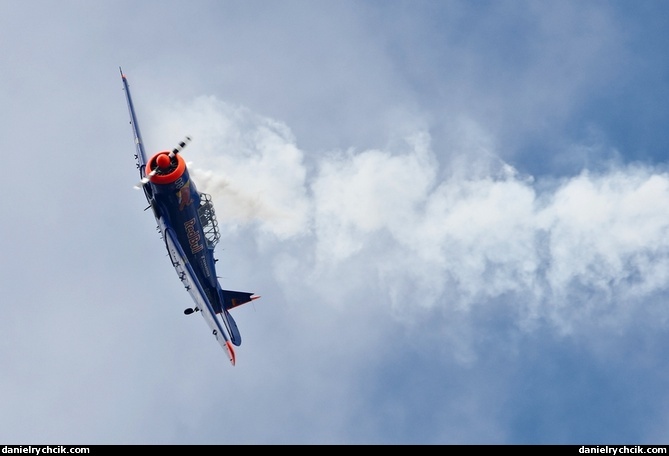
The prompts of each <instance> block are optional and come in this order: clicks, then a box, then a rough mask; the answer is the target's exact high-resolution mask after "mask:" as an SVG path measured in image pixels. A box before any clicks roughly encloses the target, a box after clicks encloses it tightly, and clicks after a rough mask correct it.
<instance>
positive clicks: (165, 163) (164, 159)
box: [135, 136, 191, 189]
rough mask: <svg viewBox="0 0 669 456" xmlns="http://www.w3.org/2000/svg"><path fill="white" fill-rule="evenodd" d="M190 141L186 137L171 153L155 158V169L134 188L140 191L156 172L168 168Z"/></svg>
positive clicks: (188, 137)
mask: <svg viewBox="0 0 669 456" xmlns="http://www.w3.org/2000/svg"><path fill="white" fill-rule="evenodd" d="M190 140H191V138H190V136H186V137H185V138H184V140H183V141H181V142H180V143H179V145H177V147H175V148H174V149H172V151H171V152H170V153H169V154H167V155H159V156H158V157H157V158H156V167H155V168H154V169H153V170H152V171H151V172H150V173H149V174H147V175H146V176H144V177H143V178H142V180H141V181H139V183H138V184H137V185H135V188H136V189H141V188H142V187H143V186H144V185H146V184H147V183H148V182H149V181H150V180H151V178H152V177H153V176H155V175H156V174H157V173H158V170H160V169H165V168H168V167H169V166H170V163H171V162H172V159H173V158H174V157H175V156H176V154H178V153H179V152H181V151H182V150H183V149H184V148H185V147H186V144H188V143H189V142H190Z"/></svg>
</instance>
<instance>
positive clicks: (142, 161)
mask: <svg viewBox="0 0 669 456" xmlns="http://www.w3.org/2000/svg"><path fill="white" fill-rule="evenodd" d="M119 71H120V72H121V79H122V80H123V90H124V91H125V99H126V101H127V102H128V111H129V112H130V125H131V126H132V132H133V135H134V137H135V148H136V153H135V159H136V160H137V168H138V169H139V175H140V177H141V178H144V176H145V175H146V172H145V169H146V152H145V151H144V142H143V141H142V134H141V133H140V132H139V125H138V124H137V116H136V115H135V106H134V105H133V103H132V98H131V97H130V89H129V88H128V80H127V79H126V77H125V74H123V70H121V68H120V67H119Z"/></svg>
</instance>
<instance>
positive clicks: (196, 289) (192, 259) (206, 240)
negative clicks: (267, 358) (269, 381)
mask: <svg viewBox="0 0 669 456" xmlns="http://www.w3.org/2000/svg"><path fill="white" fill-rule="evenodd" d="M119 70H120V68H119ZM121 79H122V80H123V88H124V90H125V95H126V100H127V102H128V111H129V113H130V125H131V126H132V132H133V135H134V139H135V147H136V154H135V158H136V160H137V168H138V169H139V174H140V179H141V181H140V183H139V184H138V187H139V188H141V189H142V190H143V191H144V194H145V196H146V199H147V201H148V202H149V206H150V207H151V209H152V210H153V214H154V216H155V218H156V222H157V223H158V230H159V231H160V233H161V235H162V238H163V240H164V241H165V247H166V248H167V252H168V253H169V256H170V259H171V261H172V266H174V269H175V270H176V272H177V275H178V276H179V279H180V280H181V282H182V283H183V285H184V287H185V288H186V290H188V292H189V293H190V295H191V297H192V298H193V301H194V302H195V307H193V308H188V309H186V310H185V311H184V313H186V314H187V315H188V314H191V313H194V312H200V313H201V314H202V316H203V317H204V319H205V320H206V322H207V324H208V325H209V328H210V329H211V331H212V334H213V335H214V337H215V338H216V340H217V341H218V342H219V344H220V345H221V347H223V348H224V349H225V351H226V353H227V355H228V358H229V359H230V362H231V363H232V365H233V366H234V365H235V361H236V358H235V351H234V347H233V346H239V345H240V344H241V342H242V338H241V336H240V334H239V329H238V328H237V324H236V323H235V321H234V319H233V318H232V315H230V312H229V310H230V309H232V308H234V307H237V306H240V305H242V304H245V303H247V302H250V301H252V300H254V299H257V298H259V297H260V296H255V295H254V293H249V292H244V291H231V290H224V289H222V288H221V285H220V283H219V281H218V278H217V276H216V261H217V260H216V259H215V258H214V247H215V246H216V243H217V242H218V240H219V238H220V233H219V231H218V222H217V220H216V214H215V212H214V206H213V203H212V201H211V197H210V196H209V195H208V194H206V193H201V192H198V190H197V188H196V186H195V183H194V182H193V181H192V180H191V179H190V176H189V174H188V169H187V166H186V162H185V161H184V159H183V158H182V157H181V155H180V152H181V150H182V149H183V148H184V147H185V146H186V144H187V143H188V141H190V138H189V137H186V138H185V140H184V141H183V142H181V143H179V145H178V147H176V148H174V149H172V150H163V151H160V152H157V153H156V154H154V155H153V156H152V157H151V158H150V159H149V160H147V158H146V153H145V150H144V143H143V141H142V135H141V133H140V131H139V125H138V124H137V117H136V115H135V108H134V105H133V103H132V98H131V96H130V89H129V86H128V80H127V78H126V76H125V75H124V74H123V71H122V70H121Z"/></svg>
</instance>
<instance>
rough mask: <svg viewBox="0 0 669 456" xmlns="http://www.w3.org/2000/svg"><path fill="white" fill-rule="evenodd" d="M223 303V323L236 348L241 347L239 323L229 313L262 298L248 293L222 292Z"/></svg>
mask: <svg viewBox="0 0 669 456" xmlns="http://www.w3.org/2000/svg"><path fill="white" fill-rule="evenodd" d="M220 295H221V301H223V310H222V312H221V316H222V317H223V318H222V319H223V323H224V324H225V327H226V328H227V330H228V334H230V341H232V343H233V344H235V345H236V346H239V345H240V344H241V343H242V336H241V335H240V334H239V329H238V328H237V323H235V320H234V319H233V318H232V315H230V313H229V312H228V310H229V309H232V308H234V307H237V306H241V305H242V304H246V303H247V302H250V301H253V300H254V299H258V298H259V297H260V296H254V295H253V293H247V292H245V291H230V290H220Z"/></svg>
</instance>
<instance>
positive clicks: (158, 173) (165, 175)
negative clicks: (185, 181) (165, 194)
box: [146, 150, 186, 184]
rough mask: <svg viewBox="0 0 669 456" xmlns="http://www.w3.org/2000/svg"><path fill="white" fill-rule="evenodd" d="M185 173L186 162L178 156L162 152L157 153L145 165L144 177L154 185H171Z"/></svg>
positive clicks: (165, 151) (166, 151)
mask: <svg viewBox="0 0 669 456" xmlns="http://www.w3.org/2000/svg"><path fill="white" fill-rule="evenodd" d="M185 171H186V162H185V161H184V159H183V158H181V156H180V155H179V154H175V153H174V152H170V151H169V150H163V151H162V152H158V153H157V154H155V155H154V156H153V157H151V160H149V162H148V163H147V165H146V175H147V176H150V177H149V181H151V182H152V183H154V184H171V183H173V182H175V181H176V180H177V179H179V178H180V177H181V176H182V175H183V174H184V172H185Z"/></svg>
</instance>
